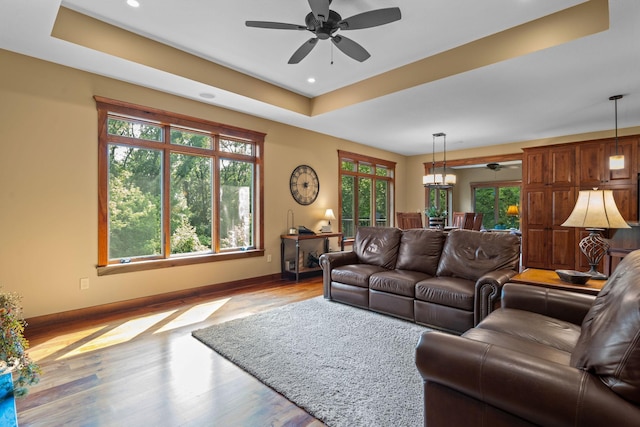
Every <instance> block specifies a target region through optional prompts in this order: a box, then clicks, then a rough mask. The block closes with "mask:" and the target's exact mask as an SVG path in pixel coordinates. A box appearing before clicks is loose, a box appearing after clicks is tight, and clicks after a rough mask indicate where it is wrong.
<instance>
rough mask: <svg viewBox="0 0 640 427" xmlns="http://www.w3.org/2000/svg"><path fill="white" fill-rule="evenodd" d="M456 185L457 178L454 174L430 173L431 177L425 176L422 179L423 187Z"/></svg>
mask: <svg viewBox="0 0 640 427" xmlns="http://www.w3.org/2000/svg"><path fill="white" fill-rule="evenodd" d="M455 184H456V176H455V175H453V174H450V173H448V174H446V175H444V178H443V175H442V174H441V173H430V174H429V175H424V176H423V177H422V185H424V186H426V187H428V186H443V185H450V186H452V185H455Z"/></svg>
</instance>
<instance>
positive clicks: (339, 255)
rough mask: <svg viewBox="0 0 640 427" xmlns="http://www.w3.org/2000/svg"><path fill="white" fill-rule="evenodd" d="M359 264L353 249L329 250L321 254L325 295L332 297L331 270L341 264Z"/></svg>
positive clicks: (328, 297)
mask: <svg viewBox="0 0 640 427" xmlns="http://www.w3.org/2000/svg"><path fill="white" fill-rule="evenodd" d="M349 264H359V261H358V256H357V255H356V253H355V252H352V251H342V252H327V253H324V254H322V255H320V267H321V268H322V286H323V291H324V297H325V298H326V299H331V270H332V269H334V268H336V267H340V266H341V265H349Z"/></svg>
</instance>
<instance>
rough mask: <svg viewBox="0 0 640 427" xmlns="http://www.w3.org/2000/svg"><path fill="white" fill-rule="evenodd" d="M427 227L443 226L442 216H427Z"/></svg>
mask: <svg viewBox="0 0 640 427" xmlns="http://www.w3.org/2000/svg"><path fill="white" fill-rule="evenodd" d="M429 228H444V218H442V217H429Z"/></svg>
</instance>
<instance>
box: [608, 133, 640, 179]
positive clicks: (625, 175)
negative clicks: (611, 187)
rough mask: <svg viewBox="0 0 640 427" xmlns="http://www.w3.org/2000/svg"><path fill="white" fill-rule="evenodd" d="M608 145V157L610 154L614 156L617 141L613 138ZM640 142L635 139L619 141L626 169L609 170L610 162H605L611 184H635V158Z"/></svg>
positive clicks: (619, 150) (619, 149) (619, 151)
mask: <svg viewBox="0 0 640 427" xmlns="http://www.w3.org/2000/svg"><path fill="white" fill-rule="evenodd" d="M606 146H607V152H608V153H607V159H608V156H613V155H614V154H615V153H616V142H615V140H612V141H611V142H608V143H607V144H606ZM637 152H638V142H637V140H636V139H635V138H633V139H620V140H619V141H618V154H622V155H624V169H617V170H609V162H608V160H607V162H605V165H606V171H607V174H608V181H609V184H614V183H620V184H625V183H628V184H633V180H635V179H636V178H635V175H636V170H635V167H634V166H635V165H634V164H633V163H634V162H633V160H632V159H635V158H636V156H637Z"/></svg>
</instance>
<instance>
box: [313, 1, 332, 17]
mask: <svg viewBox="0 0 640 427" xmlns="http://www.w3.org/2000/svg"><path fill="white" fill-rule="evenodd" d="M329 3H331V1H330V0H309V6H310V7H311V12H313V16H315V17H316V19H317V20H318V21H320V22H327V19H329Z"/></svg>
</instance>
